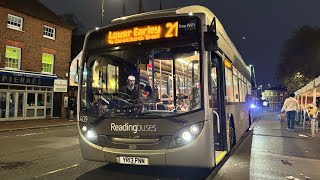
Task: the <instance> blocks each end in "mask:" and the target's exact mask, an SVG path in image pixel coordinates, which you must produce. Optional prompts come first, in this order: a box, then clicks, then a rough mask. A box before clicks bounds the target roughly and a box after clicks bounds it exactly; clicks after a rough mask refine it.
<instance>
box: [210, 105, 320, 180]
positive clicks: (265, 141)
mask: <svg viewBox="0 0 320 180" xmlns="http://www.w3.org/2000/svg"><path fill="white" fill-rule="evenodd" d="M286 127H287V122H281V121H280V118H279V113H277V112H269V111H266V112H264V113H263V116H262V118H261V119H260V120H259V121H258V122H257V124H256V125H255V127H254V128H253V130H252V133H251V134H250V135H248V136H247V137H246V138H245V140H244V141H243V142H242V143H241V144H240V146H239V147H237V149H236V150H235V152H234V153H233V154H232V155H231V156H230V157H229V159H228V160H227V161H226V163H225V164H224V165H223V166H222V168H221V169H220V171H219V172H218V173H217V174H216V175H215V177H214V180H227V179H228V180H229V179H230V180H232V179H237V180H242V179H243V180H247V179H250V180H251V179H252V180H255V179H259V180H260V179H262V180H264V179H266V180H269V179H271V180H278V179H284V180H285V179H295V180H302V179H303V180H306V179H320V153H319V152H320V134H316V136H315V137H311V130H310V125H306V128H305V129H303V128H302V125H296V126H295V131H288V130H286Z"/></svg>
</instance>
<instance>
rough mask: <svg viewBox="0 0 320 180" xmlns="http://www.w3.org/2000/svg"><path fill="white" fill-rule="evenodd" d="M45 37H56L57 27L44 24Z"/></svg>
mask: <svg viewBox="0 0 320 180" xmlns="http://www.w3.org/2000/svg"><path fill="white" fill-rule="evenodd" d="M43 37H45V38H49V39H56V29H55V28H52V27H49V26H43Z"/></svg>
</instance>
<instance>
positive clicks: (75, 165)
mask: <svg viewBox="0 0 320 180" xmlns="http://www.w3.org/2000/svg"><path fill="white" fill-rule="evenodd" d="M79 165H80V164H74V165H72V166H69V167H66V168H61V169H57V170H54V171H50V172H48V173H45V174H42V175H40V176H35V178H39V177H42V176H46V175H49V174H54V173H56V172H59V171H64V170H67V169H70V168H74V167H77V166H79Z"/></svg>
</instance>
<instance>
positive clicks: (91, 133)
mask: <svg viewBox="0 0 320 180" xmlns="http://www.w3.org/2000/svg"><path fill="white" fill-rule="evenodd" d="M81 132H82V134H83V135H84V137H86V139H87V140H89V141H90V142H92V143H95V144H96V143H97V142H98V133H97V132H96V131H95V130H94V129H93V128H91V127H89V126H87V125H83V126H82V127H81Z"/></svg>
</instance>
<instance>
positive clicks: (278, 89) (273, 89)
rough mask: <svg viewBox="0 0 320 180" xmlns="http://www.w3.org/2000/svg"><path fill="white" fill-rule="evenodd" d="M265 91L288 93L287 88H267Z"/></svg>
mask: <svg viewBox="0 0 320 180" xmlns="http://www.w3.org/2000/svg"><path fill="white" fill-rule="evenodd" d="M265 90H270V91H287V89H286V88H283V87H271V88H267V89H265Z"/></svg>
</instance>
